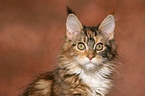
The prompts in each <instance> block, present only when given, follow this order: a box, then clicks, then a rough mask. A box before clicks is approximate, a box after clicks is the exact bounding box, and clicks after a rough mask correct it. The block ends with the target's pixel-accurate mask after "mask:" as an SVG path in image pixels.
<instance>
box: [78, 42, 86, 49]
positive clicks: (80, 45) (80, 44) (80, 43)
mask: <svg viewBox="0 0 145 96" xmlns="http://www.w3.org/2000/svg"><path fill="white" fill-rule="evenodd" d="M78 49H79V50H85V49H86V46H85V44H84V43H82V42H79V43H78Z"/></svg>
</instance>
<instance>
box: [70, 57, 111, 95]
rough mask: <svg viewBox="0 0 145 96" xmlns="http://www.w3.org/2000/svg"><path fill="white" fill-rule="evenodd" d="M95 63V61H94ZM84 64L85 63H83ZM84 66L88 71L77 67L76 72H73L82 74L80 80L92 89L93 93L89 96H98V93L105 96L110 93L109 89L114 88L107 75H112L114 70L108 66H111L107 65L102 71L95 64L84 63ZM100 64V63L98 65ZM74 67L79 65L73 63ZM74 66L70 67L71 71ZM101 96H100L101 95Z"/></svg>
mask: <svg viewBox="0 0 145 96" xmlns="http://www.w3.org/2000/svg"><path fill="white" fill-rule="evenodd" d="M92 61H93V59H92ZM82 62H84V61H82ZM82 64H84V66H87V67H88V70H87V67H86V69H84V68H81V67H76V69H75V70H71V71H72V72H73V73H77V74H80V75H79V78H80V79H82V81H83V83H85V84H87V85H88V86H89V87H90V88H91V89H92V93H89V94H90V95H89V96H97V94H96V93H99V94H101V96H105V95H106V94H107V93H108V92H109V89H110V88H111V87H112V83H111V81H112V80H111V79H106V78H104V77H106V75H110V74H111V73H112V69H110V68H109V67H108V66H110V65H111V64H110V63H108V64H105V65H107V66H105V65H103V67H101V68H100V69H98V68H97V66H95V64H93V63H88V64H86V63H82ZM98 64H100V63H98ZM72 65H73V66H76V65H78V64H76V63H75V64H74V63H72ZM73 66H71V67H70V69H73ZM99 96H100V95H99Z"/></svg>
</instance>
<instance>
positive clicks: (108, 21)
mask: <svg viewBox="0 0 145 96" xmlns="http://www.w3.org/2000/svg"><path fill="white" fill-rule="evenodd" d="M114 28H115V22H114V17H113V16H112V15H109V16H107V17H106V18H105V19H104V21H103V22H102V23H101V24H100V26H99V27H86V26H82V24H81V23H80V21H79V20H78V18H77V17H76V16H75V15H74V14H69V15H68V18H67V21H66V29H67V30H66V42H65V44H64V48H63V53H64V55H65V57H66V58H68V59H69V60H72V61H73V62H74V61H75V62H76V63H77V64H79V65H80V66H81V67H82V68H84V69H94V68H96V67H98V66H101V65H102V64H105V62H107V61H110V60H112V59H113V58H114V57H115V55H116V46H115V42H114Z"/></svg>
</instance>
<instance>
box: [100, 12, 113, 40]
mask: <svg viewBox="0 0 145 96" xmlns="http://www.w3.org/2000/svg"><path fill="white" fill-rule="evenodd" d="M98 29H99V30H100V31H101V32H102V33H103V34H104V35H105V36H106V37H108V39H109V40H111V39H113V38H114V29H115V20H114V16H113V15H108V16H107V17H106V18H105V19H104V20H103V22H102V23H101V24H100V26H99V28H98Z"/></svg>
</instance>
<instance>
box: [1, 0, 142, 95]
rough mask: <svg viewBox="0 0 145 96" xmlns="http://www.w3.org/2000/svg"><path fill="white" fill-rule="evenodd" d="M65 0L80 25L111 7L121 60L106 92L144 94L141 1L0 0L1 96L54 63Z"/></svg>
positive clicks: (98, 17)
mask: <svg viewBox="0 0 145 96" xmlns="http://www.w3.org/2000/svg"><path fill="white" fill-rule="evenodd" d="M66 5H69V6H70V7H71V8H72V9H73V10H74V11H75V12H76V14H77V16H78V17H79V18H80V21H81V22H82V23H83V24H84V25H94V26H95V25H97V24H99V23H100V22H101V21H102V20H103V19H104V18H105V17H106V16H107V14H109V13H112V12H115V18H116V29H115V33H116V41H117V44H118V52H119V54H120V57H121V63H119V64H118V67H117V74H116V75H115V77H114V79H115V80H114V81H115V86H114V88H113V89H112V92H111V93H110V95H109V96H145V0H67V1H63V0H27V1H26V0H0V96H17V95H18V94H19V93H21V92H22V90H23V88H22V89H19V88H20V87H22V86H24V85H26V84H28V83H30V82H31V80H33V79H34V77H35V76H36V75H37V74H39V73H42V72H46V71H49V70H52V69H54V68H55V65H56V62H57V60H56V58H55V57H56V55H57V54H58V53H59V52H60V48H61V45H62V44H63V39H64V35H65V19H66V11H65V10H66Z"/></svg>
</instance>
